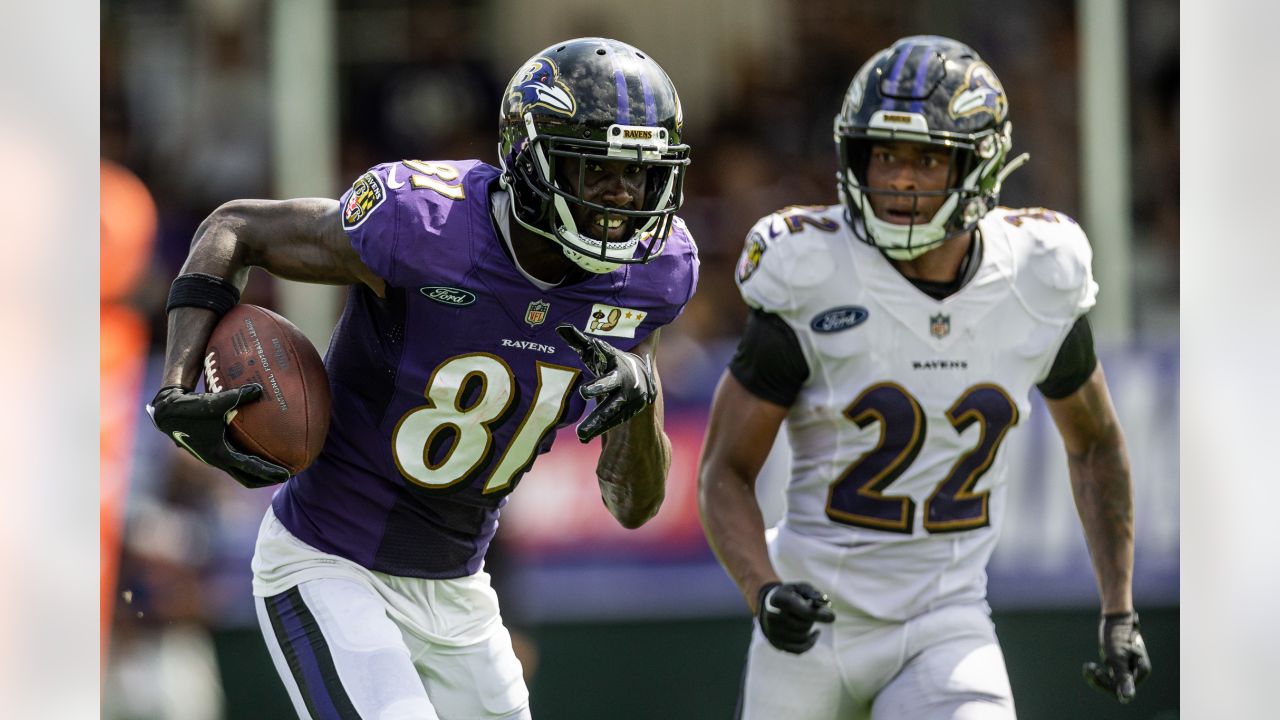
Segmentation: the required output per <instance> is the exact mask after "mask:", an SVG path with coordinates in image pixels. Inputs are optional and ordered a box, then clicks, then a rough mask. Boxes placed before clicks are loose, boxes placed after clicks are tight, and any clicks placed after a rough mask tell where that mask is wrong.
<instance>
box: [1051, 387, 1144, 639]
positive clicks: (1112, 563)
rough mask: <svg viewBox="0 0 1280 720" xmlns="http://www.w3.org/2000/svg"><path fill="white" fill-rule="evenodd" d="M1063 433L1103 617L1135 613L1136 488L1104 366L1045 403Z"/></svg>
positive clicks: (1078, 510)
mask: <svg viewBox="0 0 1280 720" xmlns="http://www.w3.org/2000/svg"><path fill="white" fill-rule="evenodd" d="M1047 405H1048V407H1049V410H1050V412H1051V414H1052V415H1053V418H1054V421H1055V422H1056V423H1057V425H1058V429H1059V431H1060V432H1061V433H1062V436H1063V442H1064V444H1065V445H1066V450H1067V464H1068V468H1069V470H1070V474H1071V491H1072V494H1073V496H1074V497H1075V503H1076V511H1077V512H1078V513H1079V515H1080V522H1081V525H1082V526H1083V528H1084V534H1085V540H1086V541H1087V542H1088V545H1089V556H1090V558H1091V559H1092V561H1093V569H1094V574H1095V575H1096V576H1097V581H1098V592H1099V594H1100V595H1101V598H1102V611H1103V612H1104V613H1119V612H1128V611H1130V610H1132V609H1133V591H1132V585H1133V537H1134V512H1133V484H1132V481H1131V479H1130V474H1129V454H1128V450H1127V449H1126V446H1125V440H1124V432H1123V431H1122V430H1121V428H1120V422H1119V419H1118V418H1117V417H1116V413H1115V408H1114V407H1113V406H1112V404H1111V396H1110V393H1109V392H1108V391H1107V386H1106V380H1105V377H1104V375H1103V372H1102V367H1101V365H1099V366H1098V368H1097V369H1096V370H1095V371H1094V374H1093V376H1092V377H1090V379H1089V380H1088V381H1087V382H1086V383H1085V384H1084V385H1083V386H1082V387H1081V388H1080V389H1079V390H1077V391H1076V392H1075V393H1074V394H1072V395H1070V396H1069V397H1067V398H1064V399H1062V400H1051V401H1048V403H1047Z"/></svg>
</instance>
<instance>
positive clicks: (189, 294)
mask: <svg viewBox="0 0 1280 720" xmlns="http://www.w3.org/2000/svg"><path fill="white" fill-rule="evenodd" d="M239 302H240V289H239V288H237V287H236V286H235V285H232V284H231V283H229V282H227V281H226V280H223V279H222V278H220V277H218V276H216V275H209V274H208V273H187V274H186V275H179V276H178V277H177V279H176V280H174V281H173V285H170V286H169V301H168V302H167V303H165V306H164V311H165V312H166V313H168V312H170V311H172V310H173V309H174V308H177V307H198V308H204V309H205V310H212V311H214V312H215V313H217V314H218V317H222V316H223V315H226V314H227V311H228V310H230V309H231V308H233V307H235V306H236V303H239Z"/></svg>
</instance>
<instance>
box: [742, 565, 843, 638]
mask: <svg viewBox="0 0 1280 720" xmlns="http://www.w3.org/2000/svg"><path fill="white" fill-rule="evenodd" d="M759 605H760V608H759V610H757V611H756V618H757V619H759V621H760V631H761V632H763V633H764V636H765V639H767V640H768V641H769V644H770V645H773V646H774V647H776V648H778V649H779V650H786V651H787V652H789V653H795V654H797V655H799V654H800V653H802V652H805V651H806V650H808V649H809V648H811V647H813V644H814V643H816V642H817V641H818V631H817V630H814V629H813V624H814V623H815V622H820V623H829V622H831V621H832V620H835V619H836V615H835V613H834V612H832V611H831V601H830V600H829V599H828V598H827V596H826V595H825V594H823V593H821V592H819V591H818V590H817V588H815V587H813V586H812V585H810V584H809V583H803V582H801V583H776V582H775V583H767V584H766V585H765V586H764V587H762V588H760V602H759Z"/></svg>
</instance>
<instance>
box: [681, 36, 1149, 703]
mask: <svg viewBox="0 0 1280 720" xmlns="http://www.w3.org/2000/svg"><path fill="white" fill-rule="evenodd" d="M1007 115H1008V106H1007V99H1006V96H1005V93H1004V89H1003V88H1002V86H1001V85H1000V82H999V80H998V79H997V78H996V76H995V74H994V73H993V72H992V70H991V68H990V67H989V66H987V64H986V63H984V62H982V60H981V59H980V58H979V57H978V55H977V53H975V52H974V51H973V50H972V49H971V48H969V47H968V46H966V45H964V44H962V43H959V42H957V41H955V40H950V39H947V38H942V37H936V36H916V37H908V38H903V39H901V40H899V41H898V42H896V43H894V44H893V46H891V47H889V48H887V49H885V50H883V51H881V52H880V53H878V54H877V55H876V56H875V57H873V58H872V59H871V60H870V61H868V62H867V63H866V64H865V65H864V66H863V67H862V68H861V69H860V70H859V71H858V73H857V75H856V76H855V77H854V79H853V82H852V83H851V84H850V86H849V90H848V92H847V94H846V95H845V99H844V105H843V107H842V109H841V111H840V114H839V115H838V116H837V118H836V122H835V140H836V147H837V152H838V162H839V173H838V187H839V191H840V198H841V203H840V204H838V205H834V206H830V207H823V206H817V207H815V206H796V207H790V208H787V209H784V210H782V211H780V212H778V213H775V214H773V215H770V216H768V217H765V218H763V219H761V220H760V221H759V222H757V223H756V224H755V226H754V227H753V228H752V229H751V231H750V233H749V234H748V236H747V240H746V247H745V249H744V250H743V254H742V259H741V261H740V263H739V266H738V272H737V280H738V285H739V288H740V290H741V292H742V296H743V298H744V299H745V300H746V303H747V305H748V306H750V316H749V320H748V323H747V327H746V329H745V330H744V332H743V335H742V338H741V340H740V343H739V346H738V351H737V353H736V355H735V356H734V358H733V360H732V361H731V363H730V366H729V369H728V371H727V372H726V373H725V374H724V377H723V378H722V379H721V382H720V384H719V387H718V388H717V390H716V395H715V400H714V403H713V405H712V410H711V420H710V424H709V427H708V430H707V439H706V443H705V446H704V450H703V456H702V460H701V472H700V478H699V501H700V507H701V511H702V519H703V525H704V527H705V529H706V533H707V537H708V539H709V540H710V543H711V545H712V547H713V548H714V550H715V552H716V554H717V556H718V557H719V558H720V561H721V563H722V564H723V565H724V567H725V568H726V570H727V571H728V573H729V575H730V576H731V577H732V578H733V580H734V581H735V582H736V583H737V584H738V587H739V588H740V589H741V591H742V593H743V596H744V597H745V598H746V601H747V604H748V605H749V606H750V608H751V611H752V612H753V613H754V614H755V615H756V617H757V619H758V622H757V624H756V628H755V630H754V633H753V638H752V641H751V648H750V653H749V656H748V660H747V668H746V679H745V683H744V690H743V695H742V698H741V700H740V704H739V708H738V711H739V717H740V718H745V719H746V720H759V719H761V718H779V717H787V718H796V719H798V720H810V719H812V720H818V719H823V720H837V719H839V720H847V719H848V718H867V717H869V718H873V719H875V720H882V719H883V720H888V719H889V718H893V719H894V720H904V719H905V720H912V719H919V720H925V719H928V720H936V719H937V718H957V719H958V718H965V719H966V720H968V719H985V718H993V719H994V718H999V719H1002V720H1004V719H1008V718H1013V717H1015V714H1014V704H1013V697H1012V693H1011V690H1010V687H1009V679H1008V674H1007V672H1006V670H1005V665H1004V658H1003V654H1002V653H1001V650H1000V646H999V643H998V641H997V639H996V635H995V631H994V629H993V625H992V622H991V619H990V608H989V607H988V605H987V602H986V565H987V561H988V559H989V558H990V557H991V551H992V549H993V548H994V546H995V543H996V539H997V536H998V534H999V528H1000V522H1001V517H1002V515H1003V513H1004V510H1005V500H1006V497H1007V489H1008V483H1009V482H1010V480H1011V479H1010V478H1009V477H1008V468H1007V462H1006V460H1005V457H1006V452H1007V451H1005V450H1004V449H1003V447H1004V445H1005V443H1006V442H1007V441H1008V439H1009V438H1010V437H1011V436H1013V435H1015V434H1016V433H1017V432H1018V428H1019V427H1020V426H1023V425H1025V424H1026V418H1027V414H1028V413H1029V412H1030V409H1031V407H1030V402H1029V392H1030V390H1031V388H1032V387H1035V388H1037V389H1038V390H1039V391H1040V392H1041V393H1042V394H1043V395H1044V397H1045V400H1046V404H1047V405H1048V408H1049V412H1050V414H1051V415H1052V416H1053V419H1054V422H1055V423H1056V425H1057V427H1058V430H1059V432H1060V434H1061V436H1062V439H1063V442H1064V444H1065V446H1066V450H1067V456H1068V462H1069V465H1070V476H1071V484H1072V490H1073V493H1074V496H1075V501H1076V506H1077V508H1078V510H1079V514H1080V518H1081V520H1082V523H1083V526H1084V532H1085V535H1086V538H1087V540H1088V545H1089V551H1090V555H1091V557H1092V561H1093V566H1094V570H1095V573H1096V576H1097V581H1098V589H1099V593H1100V596H1101V600H1102V608H1101V610H1102V619H1101V621H1100V628H1099V634H1100V654H1101V658H1102V661H1101V662H1098V663H1088V664H1086V667H1085V676H1086V679H1088V680H1089V681H1090V682H1092V683H1093V684H1095V685H1096V686H1098V687H1099V688H1102V689H1103V690H1105V691H1106V692H1108V693H1111V694H1113V695H1114V696H1115V697H1117V698H1118V699H1119V700H1120V701H1121V702H1127V701H1128V700H1129V699H1131V698H1132V697H1133V695H1134V686H1135V684H1136V683H1137V682H1138V681H1140V680H1142V678H1143V677H1144V676H1145V675H1146V674H1147V673H1148V672H1149V671H1150V668H1151V665H1150V662H1149V660H1148V658H1147V654H1146V650H1145V648H1144V646H1143V642H1142V637H1141V635H1140V634H1139V632H1138V616H1137V614H1136V613H1135V612H1134V608H1133V601H1132V597H1131V585H1132V575H1133V501H1132V488H1131V483H1130V478H1129V460H1128V455H1127V451H1126V449H1125V442H1124V436H1123V434H1122V432H1121V429H1120V426H1119V423H1118V421H1117V418H1116V414H1115V410H1114V408H1113V407H1112V404H1111V398H1110V395H1109V393H1108V390H1107V385H1106V381H1105V379H1104V376H1103V372H1102V368H1101V366H1100V365H1099V364H1098V361H1097V358H1096V356H1095V354H1094V349H1093V338H1092V334H1091V331H1090V329H1089V322H1088V319H1087V315H1086V313H1087V312H1088V310H1089V309H1090V308H1091V307H1092V306H1093V304H1094V298H1095V295H1096V293H1097V285H1096V283H1095V282H1094V280H1093V276H1092V273H1091V270H1090V259H1091V251H1090V248H1089V244H1088V241H1087V240H1086V238H1085V235H1084V233H1083V232H1082V231H1081V229H1080V227H1079V226H1078V225H1077V224H1076V223H1075V221H1073V220H1072V219H1071V218H1068V217H1066V216H1065V215H1062V214H1060V213H1057V212H1054V211H1051V210H1045V209H1042V208H1033V209H1011V208H1006V207H999V206H997V204H996V203H997V198H998V196H999V192H1000V185H1001V182H1002V181H1003V180H1004V179H1005V177H1006V176H1007V175H1008V174H1009V173H1010V172H1011V171H1012V170H1013V169H1014V168H1016V167H1017V166H1018V165H1020V164H1021V163H1022V162H1023V161H1025V159H1026V156H1025V155H1024V156H1020V157H1018V158H1016V159H1011V158H1010V151H1011V149H1012V134H1011V125H1010V123H1009V120H1008V117H1007ZM783 420H786V421H787V425H786V426H787V433H788V438H789V440H790V444H791V448H792V455H793V458H792V462H791V468H790V478H789V482H788V486H787V490H786V499H787V510H786V514H785V517H784V519H783V521H782V522H781V523H780V524H779V526H778V528H777V532H776V535H772V536H771V537H770V538H768V539H767V540H766V533H765V528H764V524H763V521H762V518H761V513H760V509H759V505H758V504H757V500H756V496H755V494H754V486H755V478H756V475H757V474H758V473H759V471H760V468H761V465H762V464H763V463H764V460H765V457H766V456H767V454H768V453H769V449H770V447H771V445H772V444H773V441H774V438H775V436H776V434H777V433H778V431H779V428H780V427H781V426H782V421H783ZM815 623H820V624H819V625H815Z"/></svg>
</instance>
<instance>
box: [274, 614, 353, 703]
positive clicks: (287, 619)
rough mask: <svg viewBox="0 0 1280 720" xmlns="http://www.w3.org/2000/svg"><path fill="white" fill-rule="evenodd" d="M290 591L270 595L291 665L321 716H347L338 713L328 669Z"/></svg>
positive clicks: (280, 637)
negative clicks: (322, 667) (327, 682)
mask: <svg viewBox="0 0 1280 720" xmlns="http://www.w3.org/2000/svg"><path fill="white" fill-rule="evenodd" d="M290 592H292V591H290ZM289 595H290V593H289V592H285V593H281V594H280V595H277V596H275V597H273V598H271V599H270V601H271V603H272V604H273V605H274V606H275V611H276V617H277V619H278V620H279V623H280V628H279V629H280V630H281V632H280V633H278V634H277V636H276V637H277V639H278V640H279V641H280V644H281V646H282V647H283V649H284V651H285V656H286V658H288V659H289V660H290V663H289V665H290V666H291V669H292V670H293V672H294V675H295V676H299V675H300V676H301V677H299V678H298V679H299V680H303V681H304V682H303V684H302V687H301V688H299V689H300V690H301V691H302V694H303V696H304V697H305V698H306V699H307V704H308V705H309V706H310V707H311V709H312V711H313V712H315V713H316V716H317V720H343V718H342V715H340V714H339V713H338V708H337V707H335V706H334V704H333V698H332V697H330V696H329V688H328V687H326V686H325V682H324V673H322V672H321V671H320V661H319V659H318V658H317V657H316V654H315V650H314V649H313V648H312V647H311V641H310V638H309V637H308V635H307V632H306V630H305V629H304V628H303V626H302V619H301V618H300V617H298V612H297V610H295V609H294V607H293V602H292V601H291V599H290V597H289Z"/></svg>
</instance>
